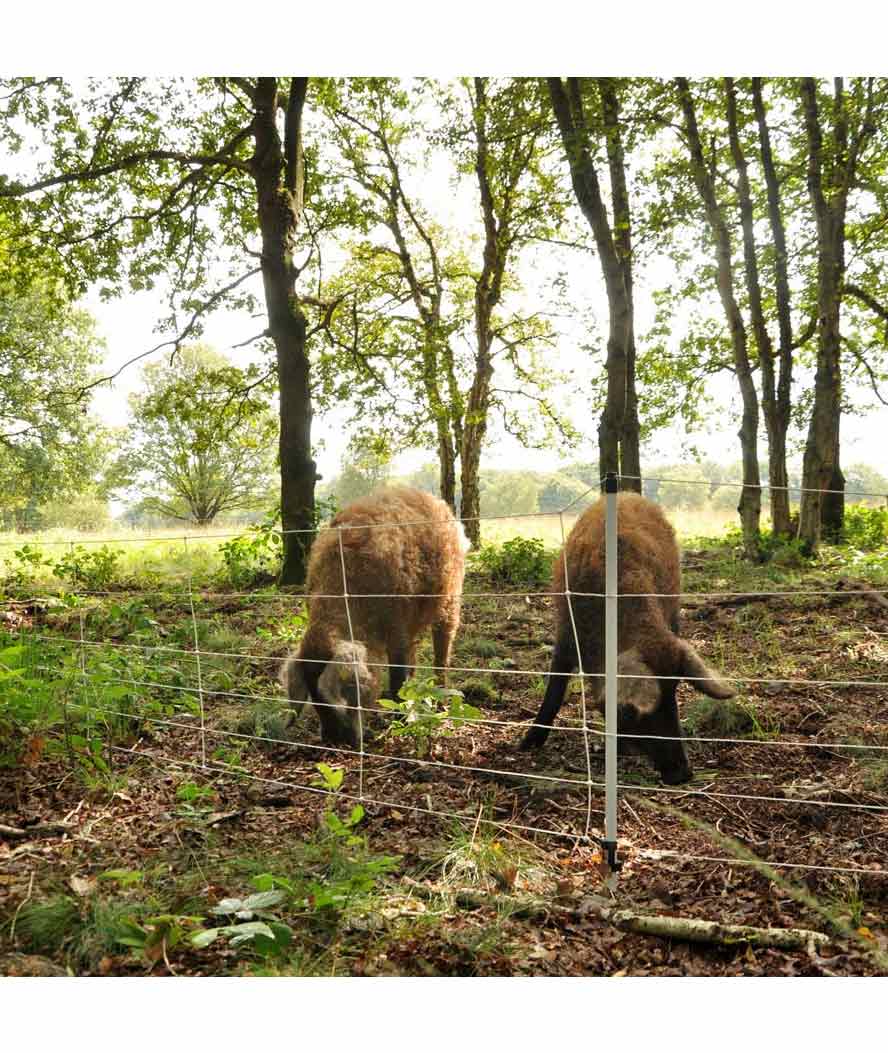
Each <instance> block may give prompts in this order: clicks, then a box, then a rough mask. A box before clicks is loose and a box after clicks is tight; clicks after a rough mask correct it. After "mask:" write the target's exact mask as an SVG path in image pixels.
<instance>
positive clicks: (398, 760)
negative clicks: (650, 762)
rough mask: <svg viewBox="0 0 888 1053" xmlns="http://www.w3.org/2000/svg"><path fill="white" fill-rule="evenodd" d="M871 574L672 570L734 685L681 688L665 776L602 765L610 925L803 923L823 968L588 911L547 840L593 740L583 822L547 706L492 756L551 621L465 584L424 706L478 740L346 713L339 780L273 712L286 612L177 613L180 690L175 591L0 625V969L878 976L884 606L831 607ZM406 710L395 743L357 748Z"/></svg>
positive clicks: (208, 603)
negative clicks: (349, 745)
mask: <svg viewBox="0 0 888 1053" xmlns="http://www.w3.org/2000/svg"><path fill="white" fill-rule="evenodd" d="M882 551H883V555H884V550H882ZM843 553H844V555H843ZM871 555H872V553H869V554H866V553H863V554H861V556H860V560H858V562H856V563H855V562H854V560H855V558H856V557H855V556H854V555H853V553H852V554H849V553H848V550H847V549H844V550H827V552H826V554H825V557H824V558H823V559H822V560H820V561H818V562H817V563H809V562H807V561H804V560H798V561H795V562H794V559H787V561H786V562H784V563H783V564H780V563H779V561H778V562H774V561H772V562H770V563H766V564H762V565H760V566H755V567H750V566H748V565H744V564H738V563H737V561H736V558H735V555H734V554H733V552H732V551H731V548H730V546H729V545H725V544H722V545H718V546H714V547H713V546H697V547H695V548H694V549H693V550H691V551H689V552H688V553H686V564H687V566H686V571H685V587H686V589H687V590H688V591H689V592H701V591H704V590H705V591H707V592H710V593H712V592H714V590H722V592H721V593H719V594H713V595H705V596H702V595H698V596H690V597H687V598H686V601H685V604H684V610H683V620H682V621H683V632H684V634H685V635H686V636H688V637H689V638H691V639H692V640H693V641H694V644H695V646H696V647H698V649H699V650H700V652H701V653H702V654H703V655H704V656H705V657H706V659H707V660H708V661H710V662H711V663H712V664H714V665H716V666H718V667H719V668H720V669H721V670H722V671H723V672H724V673H725V674H726V675H733V676H735V677H740V678H744V682H743V683H741V684H740V685H739V687H740V690H739V694H738V697H737V698H736V699H735V700H731V701H730V703H728V704H725V703H718V704H716V703H713V702H712V700H709V699H702V697H701V696H698V695H695V694H694V692H693V691H692V690H691V689H690V688H689V687H688V686H687V685H684V686H683V687H682V688H681V692H680V701H681V707H682V713H683V716H684V718H685V721H686V729H687V731H688V733H689V734H693V735H694V736H695V737H697V738H698V739H700V740H707V741H697V742H692V743H690V745H689V751H690V753H691V758H692V761H693V764H694V769H695V772H696V775H695V778H694V781H693V782H692V783H690V784H688V785H687V786H683V787H663V786H662V785H661V784H660V783H659V782H658V781H657V780H656V778H655V777H654V775H653V773H652V771H651V769H650V768H649V767H647V766H646V764H645V763H644V762H643V761H642V760H640V759H639V760H631V759H627V760H624V761H621V772H620V778H621V783H622V784H623V786H624V790H623V794H622V805H621V809H620V824H621V825H620V835H621V840H620V854H621V857H622V859H623V860H624V865H623V869H622V871H621V874H620V877H619V881H618V882H617V885H616V892H615V896H616V903H617V904H618V905H619V906H623V907H629V908H632V909H634V910H636V911H638V912H641V913H646V914H668V915H675V916H683V917H690V918H706V919H711V920H716V921H721V922H734V923H742V924H751V925H760V926H776V927H794V926H802V927H808V928H814V929H818V930H821V931H825V932H827V933H829V934H830V936H831V942H830V944H829V945H828V947H827V948H826V950H821V951H820V952H818V953H813V954H812V953H809V952H808V951H807V950H800V951H797V952H796V951H794V952H787V951H778V950H773V949H768V950H765V949H759V948H752V947H746V946H738V945H694V944H690V943H686V942H681V941H675V940H673V941H668V940H664V939H662V938H657V937H651V936H642V935H638V934H631V933H627V932H623V931H621V930H619V929H617V928H614V927H612V926H610V925H609V924H607V923H606V922H604V921H602V920H601V919H600V918H599V917H598V916H597V915H596V913H595V912H594V911H592V910H590V909H588V904H589V903H590V896H593V895H599V894H603V893H604V892H605V888H604V881H605V876H606V875H605V873H604V871H603V868H602V865H601V859H600V855H599V853H598V852H597V850H596V849H595V847H594V845H593V844H589V843H587V842H584V841H583V840H582V838H580V839H579V840H578V837H577V835H581V834H582V833H583V831H584V829H585V825H586V819H587V809H590V813H589V818H590V822H591V829H592V832H593V833H594V832H596V831H598V832H600V824H601V823H602V821H603V815H602V811H603V798H602V797H601V796H600V789H599V786H598V785H597V784H600V783H601V782H603V773H604V765H603V759H602V758H603V753H602V750H601V748H600V746H601V738H600V735H597V734H592V735H590V737H589V738H590V741H589V762H588V763H589V766H590V768H591V777H592V782H593V784H595V785H593V793H592V796H591V799H590V800H589V799H587V794H586V787H585V781H586V772H587V754H586V746H585V744H584V736H583V735H582V733H581V731H580V730H579V728H578V725H579V715H580V705H579V703H580V697H579V690H578V687H577V686H574V688H573V690H572V693H571V696H570V699H569V703H568V704H567V705H566V706H565V708H564V710H563V711H562V713H561V715H560V717H559V721H558V727H557V728H556V729H555V731H554V732H553V734H552V736H551V738H550V740H549V743H548V744H547V746H546V749H545V750H544V751H543V752H542V753H541V754H540V755H538V756H528V755H526V754H523V753H520V752H519V751H518V750H517V743H518V741H519V739H520V734H521V729H519V728H516V727H514V726H511V724H510V722H514V721H528V720H530V719H532V718H533V717H534V716H535V714H536V710H537V708H538V706H539V702H540V699H541V695H542V691H543V690H544V687H545V679H544V674H545V670H546V668H547V664H548V659H549V654H550V645H551V609H550V601H549V599H548V597H546V596H544V595H539V594H538V593H539V592H540V591H544V590H540V588H539V586H538V585H534V586H531V585H528V592H527V593H523V592H521V591H518V590H517V587H515V586H514V585H512V586H510V589H514V591H510V594H509V595H508V596H506V597H498V598H494V597H490V596H483V595H481V596H473V595H471V594H472V593H484V592H490V591H494V590H493V589H492V588H491V585H492V582H491V580H490V579H489V578H486V577H482V576H479V572H475V573H474V574H472V575H470V576H469V578H468V579H467V584H466V591H467V596H466V598H465V601H464V614H463V628H462V630H461V632H460V635H459V637H458V639H457V644H456V649H455V654H454V658H453V665H454V667H455V670H462V669H466V670H469V671H468V672H461V671H454V672H453V673H452V674H451V677H450V687H451V688H456V689H462V690H463V691H464V701H465V703H466V704H467V705H468V704H469V703H470V704H471V706H474V707H477V709H478V710H480V711H481V719H480V721H479V720H477V719H474V718H472V714H473V713H474V712H475V711H474V710H472V709H471V708H470V707H469V708H465V709H463V708H460V707H457V709H453V707H452V705H451V703H450V701H449V700H450V699H453V698H456V697H457V696H442V698H444V702H442V708H441V709H440V712H439V713H437V714H436V713H435V712H433V711H432V709H431V708H430V707H429V705H428V702H427V695H426V694H423V697H422V698H419V696H417V698H416V699H413V702H414V703H415V705H414V706H413V708H412V709H411V706H410V705H405V706H397V707H394V708H393V709H390V710H388V711H385V712H381V713H378V714H376V715H374V716H373V717H372V718H371V721H370V723H369V725H368V727H367V729H366V731H367V734H366V747H367V751H368V755H367V756H365V757H364V758H363V760H362V759H361V758H360V757H358V756H356V755H354V754H353V753H350V752H341V751H337V750H332V749H324V748H321V747H320V745H319V740H318V731H317V726H316V720H315V718H314V716H313V715H312V714H310V713H304V714H301V715H295V716H294V715H293V714H292V713H290V712H289V710H287V709H286V707H285V706H284V704H283V699H282V697H281V689H280V688H279V687H278V685H277V679H276V678H277V664H278V660H279V659H280V657H282V656H283V655H284V654H285V653H286V652H287V651H288V649H289V648H290V647H291V646H292V644H293V643H294V642H295V640H297V639H298V637H299V634H300V632H301V631H302V629H303V627H304V618H303V617H302V615H301V613H300V612H301V608H300V605H299V602H298V600H297V599H295V598H293V597H288V596H282V595H280V594H278V593H276V592H274V591H273V590H266V591H264V592H257V593H253V594H251V595H240V594H231V595H225V594H224V593H221V592H218V591H217V592H197V593H195V596H194V602H195V614H196V623H197V630H196V631H197V637H198V641H199V644H200V649H201V652H202V654H201V657H200V666H199V668H198V661H197V659H196V657H195V655H194V653H193V647H194V633H195V626H194V624H193V623H192V621H191V617H190V607H189V606H188V605H187V604H188V600H187V596H184V597H183V595H182V594H181V593H179V594H174V592H173V591H171V592H164V591H162V590H161V591H160V592H158V593H156V594H155V595H147V594H142V593H138V592H137V593H122V594H120V595H115V596H114V597H99V596H92V597H88V598H86V599H84V598H83V597H82V595H81V596H79V597H72V596H67V595H61V596H56V597H55V599H53V600H52V601H48V600H34V599H33V597H31V598H21V599H18V600H9V601H8V602H6V603H4V604H3V605H2V614H3V619H2V621H0V626H2V627H3V633H2V638H0V677H3V679H2V682H0V692H2V693H3V695H2V697H3V699H4V700H5V702H6V707H5V709H3V710H2V716H0V720H2V721H3V722H5V723H4V727H3V728H2V729H0V730H2V734H3V749H2V759H0V764H2V765H3V767H2V768H0V824H3V825H4V827H5V828H6V830H7V833H6V834H0V837H2V842H0V965H2V967H3V970H4V971H7V972H16V971H19V972H21V971H38V970H39V969H40V968H45V969H46V970H47V971H48V972H52V971H53V970H55V971H62V972H64V971H69V972H71V973H73V974H78V975H80V974H98V975H141V974H145V973H150V974H155V975H161V974H168V973H175V974H177V975H240V974H259V975H332V974H337V975H376V974H397V975H515V974H529V975H610V974H615V973H619V974H624V973H627V974H654V975H686V974H690V975H735V974H738V975H739V974H744V975H793V974H800V975H823V974H838V975H854V974H873V973H881V972H884V971H885V970H884V967H883V964H880V960H879V959H878V958H877V956H876V953H878V952H879V951H880V950H881V952H882V953H883V954H884V952H885V951H886V950H888V923H886V909H888V872H886V864H885V860H886V858H888V853H886V849H888V822H886V816H888V811H886V810H885V809H888V777H886V769H888V751H886V747H888V684H886V676H885V673H886V669H888V610H886V609H885V608H884V607H883V606H882V605H880V604H879V603H878V602H876V601H874V600H873V599H872V597H869V596H867V595H865V594H863V593H861V592H858V591H855V589H854V587H853V586H854V585H855V584H856V585H860V586H862V585H864V584H869V585H873V584H879V583H880V582H881V581H883V580H884V576H883V573H882V569H881V568H880V567H876V566H875V565H874V564H872V563H870V562H867V561H868V560H869V559H870V556H871ZM852 564H853V566H852ZM840 578H841V579H844V587H843V588H842V589H841V590H839V589H837V588H836V585H837V581H838V580H839V579H840ZM758 590H764V591H770V592H783V591H786V590H795V593H796V594H795V595H792V596H770V597H755V596H753V595H751V593H753V592H754V591H758ZM801 590H804V591H805V592H810V593H815V594H812V595H800V594H799V593H800V591H801ZM728 593H731V594H732V595H728ZM735 594H736V595H735ZM244 655H246V656H249V657H242V656H244ZM429 659H430V654H429V653H428V651H424V652H422V653H421V655H420V660H421V661H423V660H426V661H428V660H429ZM811 680H814V681H818V683H816V684H811V683H802V682H801V681H811ZM851 680H854V681H864V682H866V683H867V684H873V685H876V686H862V685H860V684H856V685H855V684H847V683H844V681H851ZM420 694H422V692H420ZM411 699H412V696H408V698H407V699H406V701H407V702H408V703H409V702H411ZM445 703H446V706H445ZM418 705H419V706H420V708H421V710H422V713H421V715H422V716H423V720H422V721H421V724H422V730H423V738H422V740H420V739H419V738H417V737H412V736H409V735H404V734H400V735H393V734H390V733H387V732H388V731H390V729H391V727H392V725H393V722H400V726H401V727H409V726H410V723H411V721H410V718H411V716H415V713H414V709H416V706H418ZM447 707H450V708H447ZM451 710H452V712H451ZM417 712H418V710H417ZM453 713H455V714H456V716H455V717H454V718H453V719H452V720H450V719H449V717H448V714H450V716H452V715H453ZM466 718H469V719H466ZM448 721H449V723H448ZM201 726H203V729H204V735H203V738H202V736H201V734H200V728H201ZM445 730H446V731H447V732H448V733H447V734H442V733H440V732H442V731H445ZM254 736H259V737H260V739H261V740H257V739H256V738H254ZM710 740H728V741H710ZM202 741H203V751H202V746H201V743H202ZM855 747H856V748H855ZM204 758H205V761H204ZM359 798H360V801H359V800H358V799H359ZM861 805H862V806H865V809H864V808H861V807H859V806H861ZM676 809H678V810H679V811H676ZM688 818H690V820H691V821H690V822H689V821H688ZM725 838H734V839H736V840H737V841H739V842H742V843H743V845H745V846H746V847H747V848H748V849H749V850H750V851H751V852H752V853H754V854H755V856H757V857H759V858H761V859H764V860H766V861H768V862H769V863H771V864H805V865H807V866H809V867H811V868H818V867H824V868H846V869H845V870H835V869H824V870H820V869H809V870H805V869H792V868H791V867H786V868H785V869H779V870H778V871H777V872H776V874H775V873H774V872H768V873H765V872H761V871H760V870H758V869H757V868H756V867H754V866H750V865H747V864H746V862H744V861H740V860H737V859H735V858H733V856H732V849H731V846H730V843H729V842H728V841H725V840H724V839H725ZM713 860H725V861H724V862H717V861H713ZM798 889H801V890H802V892H803V893H804V895H800V894H799V891H798ZM873 952H876V953H873ZM881 961H882V962H884V959H882V960H881ZM41 963H42V964H41Z"/></svg>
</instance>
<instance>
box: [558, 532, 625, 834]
mask: <svg viewBox="0 0 888 1053" xmlns="http://www.w3.org/2000/svg"><path fill="white" fill-rule="evenodd" d="M559 522H560V524H561V555H562V559H563V561H564V589H565V599H566V600H567V609H568V611H569V612H570V624H571V630H572V631H573V636H574V642H575V644H576V649H577V665H578V667H579V673H580V706H581V716H582V727H583V746H584V750H585V754H586V780H587V783H588V785H587V787H586V829H585V835H586V837H588V836H589V827H590V824H591V822H592V755H591V753H590V751H589V723H588V721H587V719H586V677H585V676H584V675H583V651H582V648H581V647H580V637H579V634H578V632H577V623H576V619H575V618H574V609H573V603H572V602H571V599H570V578H569V577H568V571H567V555H566V552H567V543H566V542H567V539H566V537H565V535H564V516H563V515H561V516H560V517H559ZM607 792H608V798H607V801H606V805H605V837H610V832H609V831H608V829H607V828H608V826H609V825H610V826H612V825H613V823H612V820H611V812H610V808H609V807H608V806H609V805H610V804H611V800H610V795H611V793H612V792H613V791H612V789H611V788H608V791H607ZM609 820H610V822H609Z"/></svg>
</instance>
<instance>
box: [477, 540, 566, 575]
mask: <svg viewBox="0 0 888 1053" xmlns="http://www.w3.org/2000/svg"><path fill="white" fill-rule="evenodd" d="M475 558H476V561H477V563H478V565H479V566H480V567H481V569H482V570H483V571H484V572H485V573H487V574H489V575H490V577H491V578H492V579H493V580H494V581H497V582H503V583H505V584H510V585H539V584H541V583H543V582H546V581H548V580H549V577H550V572H551V567H552V553H551V552H549V551H548V550H547V549H546V546H545V545H544V544H543V542H542V541H541V540H540V538H538V537H514V538H512V539H511V540H509V541H504V542H503V543H502V545H483V546H482V547H481V549H480V551H479V552H478V554H477V556H476V557H475Z"/></svg>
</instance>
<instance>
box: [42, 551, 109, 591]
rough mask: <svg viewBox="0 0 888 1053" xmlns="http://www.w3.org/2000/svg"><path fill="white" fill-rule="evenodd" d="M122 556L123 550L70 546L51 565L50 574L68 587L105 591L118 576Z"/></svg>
mask: <svg viewBox="0 0 888 1053" xmlns="http://www.w3.org/2000/svg"><path fill="white" fill-rule="evenodd" d="M122 555H123V549H119V548H116V549H112V548H109V547H108V546H107V545H102V547H101V548H92V549H87V548H84V546H83V545H72V546H71V548H70V550H69V551H68V552H66V553H65V554H64V555H63V556H62V557H61V558H60V559H57V560H56V561H55V563H53V564H52V572H53V574H55V576H56V577H57V578H60V579H61V580H62V581H66V582H68V583H69V584H70V585H74V586H77V585H81V586H83V587H84V588H87V589H106V588H107V587H108V586H109V585H110V584H111V583H112V582H113V581H114V580H115V579H116V578H117V577H118V575H119V572H120V566H119V564H120V557H121V556H122Z"/></svg>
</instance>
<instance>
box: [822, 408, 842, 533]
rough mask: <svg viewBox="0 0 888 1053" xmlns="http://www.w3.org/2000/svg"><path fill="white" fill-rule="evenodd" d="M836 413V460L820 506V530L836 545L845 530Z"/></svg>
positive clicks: (834, 439)
mask: <svg viewBox="0 0 888 1053" xmlns="http://www.w3.org/2000/svg"><path fill="white" fill-rule="evenodd" d="M840 420H841V418H840V417H839V415H838V414H836V419H835V435H834V437H833V446H834V450H835V461H834V463H833V469H832V474H831V475H830V477H829V492H828V493H825V494H824V495H823V504H822V505H821V506H820V532H821V536H822V537H823V539H824V541H829V542H831V543H832V544H834V545H837V544H839V543H840V542H841V541H842V538H843V536H844V532H845V476H844V473H843V472H842V468H841V463H840V462H841V449H840V443H839V422H840Z"/></svg>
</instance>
